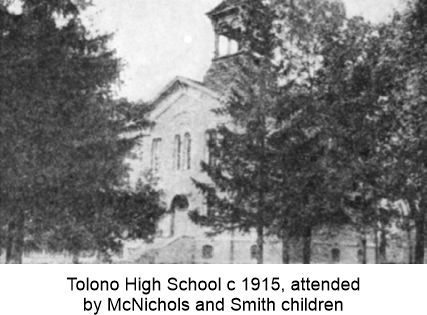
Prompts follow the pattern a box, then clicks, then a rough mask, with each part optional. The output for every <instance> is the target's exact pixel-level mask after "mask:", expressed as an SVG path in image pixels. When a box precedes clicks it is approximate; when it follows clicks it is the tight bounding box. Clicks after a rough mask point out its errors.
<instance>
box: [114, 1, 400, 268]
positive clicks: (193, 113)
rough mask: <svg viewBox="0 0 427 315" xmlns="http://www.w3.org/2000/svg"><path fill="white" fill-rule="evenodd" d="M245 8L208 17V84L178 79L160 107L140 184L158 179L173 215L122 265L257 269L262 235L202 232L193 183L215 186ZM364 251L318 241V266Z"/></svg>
mask: <svg viewBox="0 0 427 315" xmlns="http://www.w3.org/2000/svg"><path fill="white" fill-rule="evenodd" d="M242 3H244V1H237V0H226V1H223V2H222V3H221V4H220V5H218V6H217V7H216V8H214V9H213V10H212V11H211V12H209V13H208V17H209V18H210V19H211V21H212V25H213V27H214V30H215V52H214V58H213V60H212V64H211V67H210V69H209V70H208V72H207V73H206V76H205V78H204V80H203V82H196V81H194V80H191V79H188V78H183V77H177V78H175V79H174V80H172V81H171V82H170V83H169V84H168V85H167V86H166V87H165V88H164V89H163V90H162V91H161V92H160V93H159V95H158V96H157V97H156V98H155V99H154V101H153V104H152V105H153V108H154V109H153V111H152V112H151V114H150V119H151V120H152V121H154V122H155V124H154V126H153V127H151V128H150V130H147V132H146V133H145V134H144V137H143V139H142V141H141V143H140V147H139V148H138V149H137V153H138V158H137V160H136V162H134V163H133V173H134V174H133V176H134V180H135V179H139V178H144V176H145V175H146V174H151V175H152V176H153V177H154V178H155V180H156V185H157V188H158V189H160V190H161V191H162V192H163V199H164V202H165V204H166V207H167V209H168V211H167V213H166V214H165V215H164V217H163V218H162V219H161V220H160V222H159V224H158V231H157V235H156V238H155V240H154V242H153V243H150V244H143V245H141V242H136V241H135V242H133V243H130V244H127V246H126V248H125V254H124V257H123V258H122V259H123V260H125V261H129V262H141V263H255V262H256V256H257V247H256V245H255V244H256V234H255V233H245V234H243V233H240V232H238V231H235V232H234V233H231V232H229V233H223V234H221V235H217V236H215V237H209V236H208V235H207V232H209V229H207V228H202V227H200V226H198V225H196V224H194V223H193V222H192V221H191V220H190V218H189V216H188V212H189V211H191V210H198V211H199V212H201V213H206V211H207V206H206V200H205V198H204V196H203V195H202V194H201V192H200V191H198V189H197V188H196V187H195V185H194V183H193V180H194V179H195V180H197V181H203V182H206V181H209V178H208V177H207V175H206V174H204V173H203V172H202V170H201V162H202V161H205V162H209V146H208V141H209V137H210V135H211V131H212V130H213V129H215V128H216V127H217V126H218V124H220V123H225V121H224V117H221V116H218V115H217V114H215V113H214V112H213V110H214V109H216V108H219V107H221V104H222V101H223V100H222V97H223V95H225V94H226V93H227V89H229V88H230V86H231V83H232V81H233V78H234V77H235V76H236V72H235V71H237V70H236V67H235V65H236V63H238V62H239V60H241V58H244V54H245V43H244V42H242V41H241V40H240V39H239V36H238V34H239V29H241V28H242V27H243V26H242V23H241V20H240V19H239V17H240V16H241V15H242V13H243V12H242V10H244V9H245V8H244V5H242ZM281 254H282V245H281V242H279V240H275V239H267V240H266V244H265V249H264V261H265V263H281V261H282V260H281ZM361 255H362V254H361V243H360V240H359V237H358V236H357V235H356V233H354V232H352V231H351V230H340V231H336V232H330V231H328V232H327V233H322V231H317V232H316V233H315V234H314V235H313V242H312V261H313V262H316V263H358V262H361V260H362V257H361ZM406 255H407V253H406V251H405V250H404V244H401V247H400V248H399V246H398V247H397V248H396V250H394V251H391V252H390V256H392V257H390V260H393V261H396V262H404V261H406V260H407V258H406ZM367 256H368V257H367V259H368V262H369V263H373V262H375V246H374V243H373V241H372V240H368V253H367ZM301 261H302V257H301V246H300V244H298V242H294V244H293V245H292V246H291V262H295V263H298V262H301Z"/></svg>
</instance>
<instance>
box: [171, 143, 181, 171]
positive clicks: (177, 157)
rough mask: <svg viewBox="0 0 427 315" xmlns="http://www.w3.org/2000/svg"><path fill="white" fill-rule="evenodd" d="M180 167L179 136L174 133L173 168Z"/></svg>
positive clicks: (177, 168)
mask: <svg viewBox="0 0 427 315" xmlns="http://www.w3.org/2000/svg"><path fill="white" fill-rule="evenodd" d="M180 168H181V136H180V135H176V136H175V139H174V144H173V169H175V170H179V169H180Z"/></svg>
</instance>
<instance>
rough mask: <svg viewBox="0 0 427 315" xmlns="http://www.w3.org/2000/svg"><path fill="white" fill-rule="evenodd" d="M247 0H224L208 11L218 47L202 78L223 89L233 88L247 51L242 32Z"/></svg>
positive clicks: (208, 84)
mask: <svg viewBox="0 0 427 315" xmlns="http://www.w3.org/2000/svg"><path fill="white" fill-rule="evenodd" d="M246 1H247V0H224V1H222V2H221V3H220V4H219V5H218V6H216V7H215V8H214V9H213V10H211V11H210V12H208V13H207V16H208V17H209V19H210V20H211V22H212V26H213V29H214V33H215V49H214V54H213V59H212V63H211V66H210V68H209V70H208V72H207V73H206V75H205V77H204V80H203V82H204V84H205V85H206V86H207V87H209V88H211V89H213V90H215V91H217V92H220V93H226V91H227V90H228V89H229V88H230V85H231V84H232V81H233V78H234V77H235V76H236V71H237V67H238V63H239V62H241V61H242V58H243V55H244V52H245V43H244V41H243V36H242V34H243V32H244V24H245V23H244V16H245V3H246Z"/></svg>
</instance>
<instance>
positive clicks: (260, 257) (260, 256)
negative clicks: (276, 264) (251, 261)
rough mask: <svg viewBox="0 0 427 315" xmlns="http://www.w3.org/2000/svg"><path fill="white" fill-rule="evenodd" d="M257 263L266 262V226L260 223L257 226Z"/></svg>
mask: <svg viewBox="0 0 427 315" xmlns="http://www.w3.org/2000/svg"><path fill="white" fill-rule="evenodd" d="M257 250H258V252H257V264H263V263H264V227H263V226H262V223H260V224H259V225H258V227H257Z"/></svg>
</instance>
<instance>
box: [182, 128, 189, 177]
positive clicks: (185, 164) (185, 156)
mask: <svg viewBox="0 0 427 315" xmlns="http://www.w3.org/2000/svg"><path fill="white" fill-rule="evenodd" d="M182 168H183V169H186V170H189V169H191V136H190V134H189V133H188V132H187V133H186V134H185V135H184V148H183V154H182Z"/></svg>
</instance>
